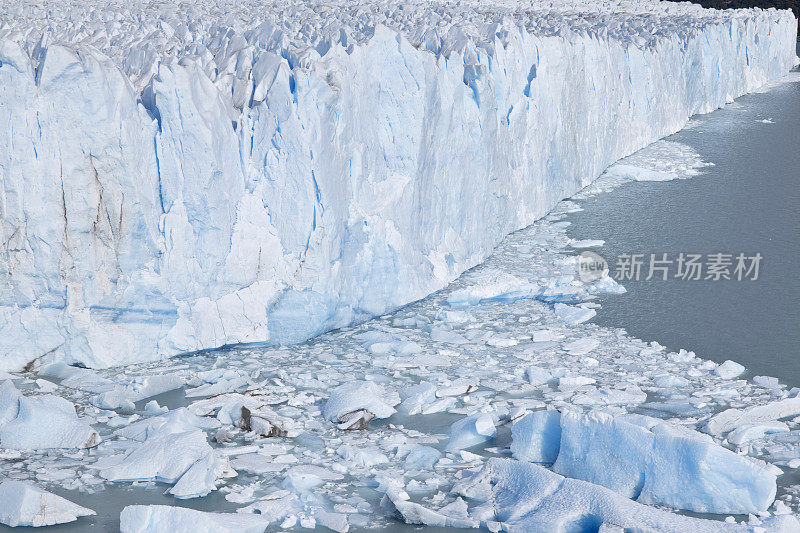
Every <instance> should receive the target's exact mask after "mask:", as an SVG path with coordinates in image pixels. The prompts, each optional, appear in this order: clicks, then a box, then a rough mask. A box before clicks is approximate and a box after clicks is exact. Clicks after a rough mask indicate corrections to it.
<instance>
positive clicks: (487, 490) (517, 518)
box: [453, 458, 754, 533]
mask: <svg viewBox="0 0 800 533" xmlns="http://www.w3.org/2000/svg"><path fill="white" fill-rule="evenodd" d="M453 492H456V493H457V494H460V495H462V496H464V497H467V498H471V499H474V500H477V501H484V502H485V504H483V505H482V506H481V510H482V512H481V513H480V515H481V518H482V519H483V520H484V521H487V522H488V521H497V522H500V524H501V525H502V529H503V530H504V531H509V532H512V533H517V532H519V533H523V532H525V533H527V532H541V533H545V532H549V531H587V530H589V531H592V530H594V531H597V530H599V529H600V528H601V526H602V525H603V524H608V525H612V526H617V527H619V528H621V530H624V531H658V532H660V533H685V532H687V531H691V532H693V533H727V532H737V533H738V532H741V533H744V532H752V531H754V529H752V528H750V527H748V526H746V525H743V524H729V523H727V522H721V521H715V520H704V519H699V518H693V517H689V516H684V515H679V514H675V513H671V512H668V511H664V510H661V509H657V508H655V507H650V506H647V505H642V504H641V503H637V502H634V501H632V500H630V499H628V498H626V497H624V496H622V495H620V494H617V493H616V492H614V491H611V490H609V489H607V488H605V487H602V486H600V485H596V484H593V483H589V482H586V481H582V480H579V479H571V478H568V477H563V476H561V475H559V474H557V473H555V472H551V471H550V470H548V469H546V468H544V467H541V466H538V465H536V464H533V463H527V462H522V461H515V460H512V459H497V458H492V459H489V461H487V463H486V464H485V465H484V466H483V468H482V469H481V470H480V471H478V472H477V473H476V474H474V475H472V476H470V477H466V478H465V479H463V480H462V481H460V482H459V483H457V484H456V486H454V487H453ZM477 509H478V508H473V512H472V515H473V516H474V515H475V514H477V511H476V510H477ZM609 531H614V530H613V528H612V529H611V530H609Z"/></svg>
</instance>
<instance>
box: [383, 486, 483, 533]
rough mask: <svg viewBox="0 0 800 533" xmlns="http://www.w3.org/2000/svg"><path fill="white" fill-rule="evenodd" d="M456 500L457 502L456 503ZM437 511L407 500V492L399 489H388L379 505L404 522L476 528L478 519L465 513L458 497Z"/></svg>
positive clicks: (465, 508)
mask: <svg viewBox="0 0 800 533" xmlns="http://www.w3.org/2000/svg"><path fill="white" fill-rule="evenodd" d="M456 502H458V503H456ZM456 502H453V503H454V504H456V505H453V504H450V505H449V506H446V507H444V508H442V509H439V510H438V511H433V510H431V509H428V508H426V507H423V506H422V505H420V504H418V503H414V502H412V501H409V497H408V494H406V493H405V492H400V491H388V492H387V493H386V495H385V496H384V497H383V500H381V507H382V508H383V509H384V510H385V511H386V512H387V514H389V515H390V516H394V517H395V518H397V519H398V520H401V521H403V522H405V523H406V524H415V525H423V526H435V527H450V528H459V529H477V528H479V527H480V525H481V522H480V520H476V519H475V518H471V517H469V516H468V515H467V504H466V503H465V502H464V500H462V499H461V498H459V499H458V500H456Z"/></svg>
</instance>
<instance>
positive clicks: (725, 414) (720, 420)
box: [700, 397, 800, 435]
mask: <svg viewBox="0 0 800 533" xmlns="http://www.w3.org/2000/svg"><path fill="white" fill-rule="evenodd" d="M798 414H800V397H794V398H786V399H783V400H778V401H776V402H771V403H768V404H766V405H757V406H755V407H750V408H748V409H726V410H725V411H722V412H721V413H717V414H715V415H714V416H712V417H711V418H709V419H708V420H706V421H705V422H703V423H702V424H701V425H700V429H701V430H702V431H705V432H707V433H710V434H712V435H723V434H725V433H727V432H729V431H732V430H734V429H736V428H738V427H740V426H744V425H747V424H757V423H762V422H771V421H774V420H780V419H781V418H788V417H790V416H797V415H798Z"/></svg>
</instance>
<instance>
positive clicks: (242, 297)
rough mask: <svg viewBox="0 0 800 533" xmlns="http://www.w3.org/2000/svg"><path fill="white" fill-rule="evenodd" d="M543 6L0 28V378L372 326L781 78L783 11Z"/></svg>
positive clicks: (13, 20)
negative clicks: (699, 118)
mask: <svg viewBox="0 0 800 533" xmlns="http://www.w3.org/2000/svg"><path fill="white" fill-rule="evenodd" d="M129 4H132V5H129ZM221 5H222V7H220V6H221ZM549 5H550V4H549V3H547V4H542V5H539V4H535V3H531V2H517V3H501V4H498V5H496V6H494V7H490V6H489V5H488V4H487V5H485V6H484V5H483V4H480V3H476V2H462V3H459V4H458V5H457V6H456V5H453V4H444V3H443V4H437V3H425V4H422V3H420V4H416V3H409V4H407V5H406V9H405V11H404V10H403V9H402V7H403V6H401V7H400V8H398V7H397V6H392V5H389V4H386V5H384V4H369V3H366V4H354V3H351V4H347V3H336V2H331V3H330V5H328V6H327V7H325V9H327V11H326V10H323V7H324V6H319V5H309V4H305V3H303V2H295V3H292V2H290V3H276V4H268V3H265V2H251V3H247V2H245V3H243V4H237V6H239V7H237V8H236V9H238V10H241V11H242V13H240V14H238V15H237V14H230V12H231V11H234V10H233V9H228V10H226V9H224V8H225V6H224V3H222V4H220V3H217V4H213V5H212V7H209V8H208V9H207V10H206V11H203V10H202V9H201V7H202V4H196V5H194V7H192V8H191V9H189V10H187V11H186V12H178V11H174V12H158V11H155V12H154V11H153V8H152V6H150V7H148V8H145V7H143V6H138V5H137V4H136V3H135V2H134V3H128V4H125V3H117V4H114V3H110V2H109V3H108V4H107V5H106V6H105V7H102V6H101V7H98V6H97V5H95V6H83V5H82V4H80V3H75V2H72V3H62V4H58V6H56V5H52V6H51V5H47V3H46V2H45V4H44V5H43V6H42V7H39V8H38V11H37V10H36V9H34V7H33V6H32V5H29V6H28V7H29V8H30V11H25V12H23V11H24V10H17V11H13V10H12V8H11V7H9V6H7V5H6V6H4V7H2V8H0V9H2V10H5V11H3V12H0V13H1V14H2V16H0V179H1V180H2V181H1V182H0V215H1V216H2V219H1V221H0V242H1V243H2V249H0V369H4V370H18V369H20V368H23V367H24V366H25V365H27V364H29V363H31V362H32V361H38V362H44V361H51V360H63V361H66V362H67V363H71V364H81V365H86V366H90V367H105V366H111V365H116V364H125V363H132V362H139V361H146V360H152V359H155V358H158V357H165V356H170V355H174V354H178V353H182V352H189V351H195V350H202V349H207V348H215V347H220V346H223V345H227V344H234V343H250V342H268V343H290V342H297V341H302V340H304V339H307V338H309V337H311V336H313V335H315V334H318V333H321V332H323V331H326V330H330V329H333V328H337V327H341V326H345V325H347V324H350V323H353V322H355V321H359V320H364V319H367V318H369V317H372V316H375V315H379V314H382V313H384V312H386V311H388V310H391V309H393V308H397V307H399V306H402V305H404V304H406V303H408V302H411V301H413V300H416V299H419V298H421V297H424V296H425V295H427V294H429V293H431V292H433V291H436V290H438V289H440V288H442V287H443V286H444V285H446V284H447V283H448V282H449V281H451V280H453V279H454V278H456V277H457V276H458V275H459V274H460V273H462V272H463V271H464V270H466V269H468V268H470V267H472V266H474V265H476V264H478V263H479V262H481V261H482V260H483V259H484V258H485V257H486V256H487V255H488V254H489V252H490V251H491V250H492V248H493V247H494V246H495V245H496V244H497V243H498V242H499V240H500V239H501V238H502V237H503V236H505V235H506V234H508V233H509V232H511V231H514V230H516V229H519V228H522V227H524V226H526V225H528V224H530V223H531V222H533V221H534V220H536V219H537V218H539V217H541V216H542V215H544V214H545V213H546V212H547V211H548V210H549V209H550V208H551V207H552V206H553V205H554V204H555V203H556V202H557V201H558V200H560V199H562V198H564V197H566V196H569V195H570V194H572V193H574V192H575V191H577V190H578V189H580V188H581V187H583V186H585V185H587V184H588V183H589V182H590V181H591V180H592V179H593V178H595V177H596V176H598V175H599V174H600V173H601V172H602V170H603V169H604V168H605V167H607V166H608V165H609V164H611V163H613V162H614V161H616V160H617V159H619V158H621V157H623V156H625V155H628V154H630V153H632V152H634V151H636V150H637V149H639V148H641V147H643V146H645V145H647V144H648V143H650V142H652V141H654V140H656V139H658V138H660V137H663V136H665V135H667V134H669V133H673V132H675V131H677V130H679V129H680V128H681V127H682V126H683V125H684V124H685V122H686V120H687V119H688V117H689V116H691V115H693V114H695V113H703V112H708V111H710V110H713V109H715V108H718V107H720V106H722V105H724V104H725V103H726V101H730V99H731V98H734V97H737V96H739V95H741V94H743V93H746V92H748V91H750V90H753V89H755V88H757V87H759V86H760V85H762V84H763V83H765V82H766V81H768V80H770V79H773V78H776V77H779V76H782V75H784V74H785V73H786V72H787V71H788V70H789V69H790V68H791V67H792V66H793V65H794V64H795V62H796V59H797V58H796V56H795V53H794V50H795V42H796V36H797V21H796V20H795V18H794V17H793V16H792V14H791V12H789V11H776V10H767V11H763V10H757V9H756V10H741V11H713V10H703V9H701V8H699V7H698V6H694V5H688V4H672V3H665V4H662V3H658V2H620V3H618V4H617V3H614V5H613V6H610V5H608V4H604V3H602V2H573V3H565V4H564V6H562V7H561V8H553V7H547V6H549ZM198 6H200V7H198ZM241 6H244V7H241ZM270 6H271V7H270ZM23 7H24V5H23ZM229 7H230V6H229ZM164 9H166V8H164ZM215 9H216V10H219V11H220V12H217V11H214V10H215ZM557 9H560V11H559V10H557ZM248 10H249V11H248ZM315 10H316V11H315ZM320 10H323V11H320ZM554 10H555V11H554ZM30 13H33V15H30ZM37 13H38V14H39V15H38V18H37ZM256 13H257V14H258V16H256V15H255V14H256ZM264 13H266V15H265V14H264ZM249 15H252V18H248V16H249ZM26 17H27V18H26ZM225 17H228V18H225ZM231 17H233V19H231ZM237 17H238V18H237ZM259 17H260V18H259ZM265 17H266V18H265Z"/></svg>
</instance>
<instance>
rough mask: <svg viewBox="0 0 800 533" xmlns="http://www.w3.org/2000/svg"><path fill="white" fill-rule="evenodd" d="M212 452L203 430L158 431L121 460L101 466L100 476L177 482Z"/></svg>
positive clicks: (120, 479)
mask: <svg viewBox="0 0 800 533" xmlns="http://www.w3.org/2000/svg"><path fill="white" fill-rule="evenodd" d="M212 453H213V450H212V449H211V446H209V445H208V441H207V440H206V435H205V433H203V432H202V431H197V430H196V431H188V432H186V433H175V434H156V435H153V436H151V437H149V438H148V439H147V440H145V441H144V442H142V443H141V444H139V445H138V446H136V447H135V448H134V449H133V450H132V451H130V452H129V453H128V454H127V455H126V456H125V457H123V458H122V459H121V460H120V461H119V462H118V463H117V464H113V465H111V466H107V467H105V468H103V469H101V470H100V477H102V478H103V479H107V480H109V481H149V480H154V481H159V482H162V483H175V482H176V481H178V479H180V477H181V476H182V475H183V474H184V473H186V471H187V470H189V468H190V467H191V466H192V465H193V464H194V463H196V462H197V461H198V460H200V459H203V458H204V457H206V456H207V455H209V454H212Z"/></svg>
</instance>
